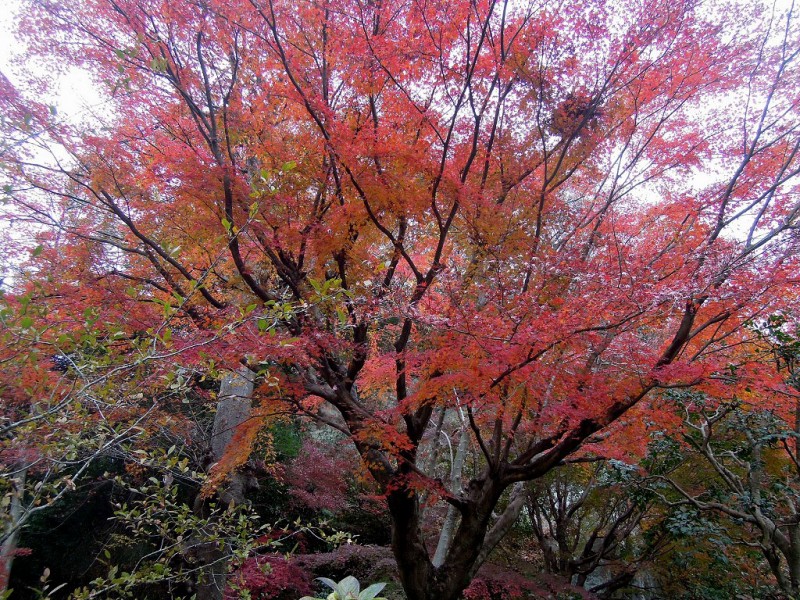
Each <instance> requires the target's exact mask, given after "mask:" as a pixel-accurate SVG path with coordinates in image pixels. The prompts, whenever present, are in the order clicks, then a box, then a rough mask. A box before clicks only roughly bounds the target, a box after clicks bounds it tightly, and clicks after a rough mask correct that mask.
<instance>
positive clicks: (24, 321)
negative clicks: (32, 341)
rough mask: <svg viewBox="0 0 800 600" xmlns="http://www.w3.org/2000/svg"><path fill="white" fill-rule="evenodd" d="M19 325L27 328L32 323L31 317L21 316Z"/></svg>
mask: <svg viewBox="0 0 800 600" xmlns="http://www.w3.org/2000/svg"><path fill="white" fill-rule="evenodd" d="M19 325H20V327H22V328H23V329H28V328H29V327H30V326H32V325H33V319H31V318H30V317H22V318H21V319H20V320H19Z"/></svg>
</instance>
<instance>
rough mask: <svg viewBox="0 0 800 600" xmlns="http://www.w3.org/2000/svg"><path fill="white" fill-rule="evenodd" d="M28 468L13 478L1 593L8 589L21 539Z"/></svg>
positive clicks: (0, 573) (1, 557)
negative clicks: (21, 522) (20, 532)
mask: <svg viewBox="0 0 800 600" xmlns="http://www.w3.org/2000/svg"><path fill="white" fill-rule="evenodd" d="M27 475H28V471H27V469H22V470H21V471H19V472H18V473H17V475H16V476H15V477H14V478H13V480H12V489H11V503H10V505H9V507H8V517H9V519H8V527H7V528H6V532H5V536H4V537H3V544H2V548H0V561H2V562H0V595H2V593H3V592H5V591H6V590H7V589H8V582H9V580H10V578H11V566H12V565H13V564H14V555H15V554H16V552H17V542H18V541H19V529H20V527H19V525H20V519H21V517H22V501H23V495H24V494H25V479H26V477H27Z"/></svg>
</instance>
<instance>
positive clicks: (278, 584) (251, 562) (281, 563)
mask: <svg viewBox="0 0 800 600" xmlns="http://www.w3.org/2000/svg"><path fill="white" fill-rule="evenodd" d="M240 590H247V591H249V592H250V595H251V597H252V599H253V600H297V598H299V597H301V596H304V595H308V594H311V593H312V589H311V575H310V574H309V573H308V572H307V571H305V570H303V569H301V568H300V567H299V566H297V565H296V564H294V563H293V562H291V561H288V560H286V559H285V558H283V557H282V556H275V555H265V556H252V557H250V558H248V559H247V560H246V561H245V562H244V564H243V565H242V566H241V567H240V568H239V570H238V571H237V572H236V573H235V574H234V575H233V576H232V577H231V579H230V581H229V584H228V589H227V590H225V600H236V599H237V598H240V597H241V596H240Z"/></svg>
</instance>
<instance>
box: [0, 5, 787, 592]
mask: <svg viewBox="0 0 800 600" xmlns="http://www.w3.org/2000/svg"><path fill="white" fill-rule="evenodd" d="M722 6H723V5H722V3H709V4H703V3H698V2H694V1H689V0H686V1H682V2H663V1H659V0H628V1H623V2H602V1H600V0H597V1H594V2H589V3H587V2H583V1H580V2H578V1H571V0H565V1H564V2H559V3H549V2H541V3H537V2H532V3H529V4H517V3H511V2H495V1H493V0H475V1H472V2H469V3H461V2H450V3H445V2H438V1H430V2H418V1H409V2H399V3H397V2H395V3H385V2H380V1H366V2H365V1H361V0H312V1H307V2H300V3H289V2H281V1H280V0H236V1H232V2H217V1H216V0H206V1H204V2H189V1H174V0H171V1H169V2H167V1H166V0H164V1H158V0H150V1H147V2H144V1H138V2H137V1H133V0H82V1H81V2H77V3H72V5H70V6H65V5H63V4H59V3H56V2H49V1H47V0H37V1H36V2H33V3H31V5H30V6H29V7H28V8H27V9H26V13H25V14H24V15H23V17H22V21H21V25H20V31H21V34H22V35H23V36H24V38H25V39H26V41H27V43H28V52H29V54H30V57H35V58H36V59H37V60H39V61H43V62H44V63H45V64H47V65H49V66H50V67H51V68H53V69H58V68H59V67H61V66H64V65H78V66H80V67H81V68H82V69H85V70H87V71H88V72H90V73H91V74H92V75H93V77H94V79H95V82H96V84H97V85H98V86H99V87H100V88H102V89H103V90H104V91H105V93H106V95H107V96H108V102H107V104H108V106H109V107H110V109H108V111H107V112H98V113H94V114H92V115H91V118H87V119H86V120H87V121H88V122H86V123H83V124H75V123H70V122H67V121H64V120H62V119H60V118H59V117H58V116H57V115H55V114H53V113H54V112H55V111H53V110H50V109H49V107H48V106H47V105H46V104H45V103H43V102H41V101H40V99H39V98H38V96H37V94H39V93H40V92H41V91H42V90H46V89H47V80H46V79H45V78H40V79H39V80H37V79H36V75H35V73H29V74H28V79H27V82H26V83H24V84H22V83H20V84H18V85H16V86H14V85H12V84H11V83H10V82H9V81H8V80H6V79H5V78H3V80H2V82H0V83H2V96H1V97H0V101H2V103H3V109H4V115H5V118H4V122H3V128H4V133H5V136H6V137H5V141H4V145H3V158H2V160H3V171H4V177H5V178H6V181H7V185H5V193H6V196H7V202H6V204H5V208H4V209H3V210H4V213H5V217H6V218H7V219H13V220H14V223H15V227H16V228H17V229H18V230H19V231H26V232H30V235H32V236H34V237H35V239H36V244H38V245H40V246H41V252H40V253H37V256H32V257H30V259H29V263H30V267H29V271H27V273H28V274H27V275H25V274H22V275H20V276H18V277H17V278H16V281H15V285H16V286H17V287H24V286H25V285H27V283H26V281H27V280H28V279H30V280H32V279H34V278H35V279H37V284H36V285H37V286H36V299H37V301H40V302H42V303H47V304H50V305H53V306H58V310H61V311H68V310H75V311H76V313H77V311H78V310H79V309H81V307H84V306H86V305H87V304H88V305H90V306H92V307H93V308H94V309H95V310H96V311H97V318H98V319H100V320H101V321H102V322H113V323H117V324H119V326H120V328H121V329H122V330H124V331H125V332H126V333H128V334H129V335H130V339H135V338H136V336H139V339H147V340H148V344H149V346H148V348H150V350H149V351H150V352H152V357H153V360H156V358H155V357H158V360H161V361H170V360H174V361H180V362H181V363H182V364H195V365H198V366H201V365H202V368H204V369H207V368H218V367H219V366H223V367H225V368H229V369H236V368H238V365H239V363H240V362H244V363H246V364H247V365H248V366H250V367H251V368H252V369H253V370H254V371H255V372H258V373H259V377H260V379H259V381H260V382H261V383H260V384H259V386H258V388H257V391H256V394H258V395H259V398H260V402H262V403H263V404H264V405H267V404H271V405H275V406H278V405H280V406H283V407H285V408H286V409H287V410H289V409H291V410H293V411H295V412H297V413H300V414H305V415H309V416H312V417H314V418H317V419H318V420H321V421H323V422H326V423H328V424H330V425H332V426H333V427H336V428H337V429H339V430H341V431H343V432H345V433H347V435H349V436H350V437H351V439H352V440H353V442H354V444H355V446H356V448H357V450H358V452H359V453H360V455H361V458H362V460H363V463H364V465H365V467H366V468H367V469H368V470H369V472H370V473H371V474H372V476H373V477H374V479H375V481H376V482H377V485H378V486H379V487H380V489H381V490H382V492H383V493H384V494H385V497H386V501H387V505H388V511H389V513H390V515H391V518H392V527H393V549H394V553H395V556H396V558H397V561H398V566H399V570H400V574H401V580H402V583H403V586H404V587H405V589H406V592H407V594H408V595H409V597H410V598H415V599H416V598H420V599H422V598H437V599H445V600H447V599H450V598H456V597H457V596H458V594H459V593H460V592H461V591H462V590H463V589H464V588H465V587H466V586H467V585H468V583H469V581H470V578H471V577H472V576H473V575H474V573H475V572H476V570H477V568H478V567H479V566H480V563H481V562H482V561H483V560H485V559H486V557H487V556H488V553H489V551H490V550H491V549H492V548H493V547H494V546H495V545H496V544H497V542H498V541H499V539H500V538H501V537H502V535H503V534H504V533H505V531H507V529H508V527H509V526H510V524H511V521H512V519H511V516H513V515H511V514H510V513H509V514H508V515H501V516H500V517H499V518H498V519H497V520H494V517H493V511H494V510H495V508H496V506H497V505H498V502H499V501H500V500H501V498H502V497H503V494H504V493H505V492H506V491H507V490H508V489H509V488H510V487H511V486H513V485H514V484H516V483H518V482H521V481H527V480H533V479H537V478H539V477H541V476H543V475H544V474H546V473H548V472H549V471H550V470H552V469H553V468H555V467H557V466H558V465H560V464H562V463H563V461H565V460H575V459H579V458H580V457H581V456H582V455H585V454H602V455H605V456H609V457H624V456H628V455H635V454H636V453H637V452H638V451H641V450H642V448H640V447H637V445H636V441H637V440H638V441H640V442H642V443H644V442H645V441H646V436H645V435H643V432H644V431H645V428H646V427H658V426H662V425H663V426H666V424H669V422H670V419H672V421H674V418H673V417H670V413H669V411H662V412H659V410H658V409H657V407H654V406H653V405H652V402H651V401H652V399H653V398H655V397H657V395H658V392H659V390H663V389H665V388H669V387H676V386H679V387H694V388H696V389H698V390H700V391H703V392H706V393H709V394H711V395H714V396H715V397H718V398H723V397H732V396H735V395H736V394H738V393H743V390H766V391H767V392H768V391H770V390H774V389H776V386H780V385H782V384H781V382H779V381H776V380H775V378H774V377H770V376H769V375H768V374H767V373H766V371H765V370H764V369H760V368H758V365H757V364H753V362H754V361H750V360H749V359H747V356H748V355H747V353H743V352H741V351H740V348H741V347H742V346H743V345H747V344H748V343H750V342H751V338H752V337H753V336H752V332H749V331H748V330H747V329H746V328H745V327H744V324H746V323H747V322H749V321H751V320H752V319H753V318H755V317H757V316H759V315H762V314H767V313H771V312H774V311H775V310H777V309H779V308H780V307H781V306H782V305H783V304H784V302H785V292H786V290H787V289H788V288H790V287H791V286H793V285H795V283H796V281H795V279H794V278H795V275H794V274H795V273H796V269H797V259H796V256H797V254H796V252H797V245H798V236H797V218H798V211H799V210H800V198H798V189H797V182H796V175H797V173H798V167H799V166H800V161H799V160H798V156H797V152H798V149H800V135H799V134H800V120H798V116H799V115H798V108H799V106H798V103H799V102H800V98H799V97H798V93H797V90H798V89H800V81H798V75H800V73H799V72H798V64H797V62H798V52H800V51H798V50H797V48H798V47H800V44H799V43H798V42H799V40H798V29H797V23H796V19H795V16H794V15H793V14H792V9H791V8H790V9H780V8H779V7H762V6H758V5H755V6H752V5H747V6H740V5H734V3H725V4H724V7H725V8H724V10H723V9H722ZM723 13H724V17H722V16H720V15H721V14H723ZM732 15H733V17H732ZM723 19H724V20H723ZM18 239H19V236H18V237H16V238H14V240H11V241H10V242H9V244H11V245H14V244H19V242H18V241H15V240H18ZM133 347H134V348H135V349H136V351H137V352H145V350H144V347H143V345H142V344H139V345H134V346H133ZM744 393H753V392H752V391H751V392H744ZM772 397H776V398H777V396H774V395H773V396H770V398H772ZM776 401H777V400H776ZM444 409H448V410H450V411H451V412H453V411H457V412H459V413H461V414H465V422H466V424H467V425H468V427H467V428H466V429H465V430H466V431H468V433H469V435H470V436H471V440H470V443H471V445H472V448H474V449H475V450H476V451H477V452H479V455H480V457H481V458H480V461H481V462H480V467H479V468H478V469H477V470H475V471H474V472H473V473H471V478H470V480H469V481H467V482H465V485H463V488H462V489H448V488H447V486H445V485H444V484H442V483H441V482H440V481H437V480H435V479H433V478H432V477H431V476H430V473H429V472H426V470H425V468H424V467H425V466H426V465H425V461H424V460H423V456H422V455H423V454H424V450H425V444H427V443H428V437H427V436H428V435H429V434H428V432H429V431H430V426H432V422H431V421H432V416H433V415H434V414H436V411H437V410H444ZM256 421H257V420H255V421H252V420H251V421H247V423H249V425H247V427H246V430H245V431H241V432H237V435H238V437H237V438H236V439H237V440H238V445H236V454H238V456H236V457H230V456H229V457H228V458H227V459H226V460H227V462H228V463H229V464H231V465H237V464H241V463H242V462H243V460H242V457H245V456H246V455H247V453H248V452H249V450H250V445H251V444H252V442H253V440H254V437H255V433H254V431H255V424H256ZM622 433H626V437H625V438H624V439H627V440H632V441H631V443H627V444H623V443H620V442H618V441H617V440H620V439H623V438H621V437H620V435H621V434H622ZM454 480H456V481H457V478H455V479H454ZM423 490H425V494H426V496H425V497H426V498H428V496H427V494H429V493H430V492H431V491H433V492H434V494H433V495H435V496H436V497H438V498H440V499H442V500H443V501H445V502H446V503H448V504H449V505H451V506H453V507H454V508H455V509H456V510H457V515H458V525H457V527H456V529H455V532H454V533H453V534H452V538H451V541H450V543H449V547H448V548H447V551H446V553H444V558H443V560H442V562H441V564H436V565H434V563H433V562H432V556H431V555H432V552H429V545H430V544H431V543H432V542H431V541H430V540H427V539H426V537H425V533H424V529H423V523H422V519H423V511H422V507H421V506H420V498H421V495H422V491H423ZM428 501H431V499H430V498H428ZM509 505H510V506H513V505H514V503H509ZM504 517H506V518H504ZM437 562H438V561H437Z"/></svg>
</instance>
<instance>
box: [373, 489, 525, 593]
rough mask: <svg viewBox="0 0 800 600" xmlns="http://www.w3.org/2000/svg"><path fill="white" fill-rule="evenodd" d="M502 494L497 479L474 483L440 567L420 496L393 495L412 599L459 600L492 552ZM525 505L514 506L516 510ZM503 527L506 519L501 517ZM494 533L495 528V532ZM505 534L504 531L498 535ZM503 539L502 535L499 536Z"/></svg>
mask: <svg viewBox="0 0 800 600" xmlns="http://www.w3.org/2000/svg"><path fill="white" fill-rule="evenodd" d="M501 493H502V489H501V486H500V484H499V483H498V482H497V481H495V480H494V479H487V480H483V481H482V482H481V483H478V482H477V481H476V480H473V481H472V482H471V483H470V489H469V491H468V493H467V500H466V501H465V503H464V505H463V506H462V509H461V521H460V523H459V525H458V528H457V529H456V531H455V533H454V534H453V537H452V540H451V543H450V545H449V549H448V551H447V553H446V555H445V557H444V560H443V562H442V564H441V566H439V567H435V566H434V564H433V561H432V560H431V558H430V555H429V553H428V549H427V547H426V546H425V541H424V538H423V536H422V533H421V528H420V525H421V523H420V518H419V514H420V513H419V502H418V498H417V496H416V494H414V493H410V492H409V490H408V489H400V490H398V491H395V492H392V493H390V494H389V499H388V500H389V510H390V512H391V515H392V550H393V552H394V556H395V559H396V560H397V566H398V570H399V572H400V581H401V583H402V584H403V589H404V590H405V592H406V595H407V596H408V600H457V599H458V598H460V597H461V593H462V592H463V591H464V589H465V588H466V587H467V586H468V585H469V582H470V580H471V578H472V576H473V575H474V573H475V571H477V568H478V567H479V566H480V563H481V561H482V560H485V558H486V556H487V555H488V552H487V553H483V552H482V550H483V548H484V545H485V543H486V542H487V541H488V537H494V536H493V535H490V536H487V531H489V526H490V524H491V517H492V509H493V508H494V507H495V506H496V504H497V500H498V499H499V497H500V495H501ZM518 505H519V503H518V502H514V503H513V508H514V509H516V508H517V507H518ZM501 522H502V525H501V528H503V527H505V526H506V525H505V521H504V520H503V519H502V517H501V519H500V521H499V522H498V523H501ZM492 533H494V530H493V532H492ZM498 536H499V532H498ZM498 540H499V537H498Z"/></svg>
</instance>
